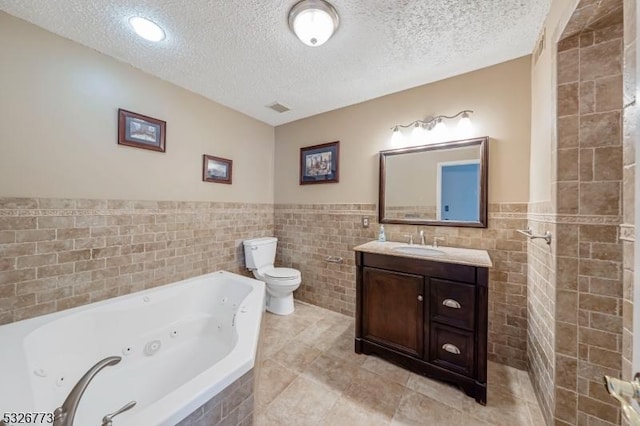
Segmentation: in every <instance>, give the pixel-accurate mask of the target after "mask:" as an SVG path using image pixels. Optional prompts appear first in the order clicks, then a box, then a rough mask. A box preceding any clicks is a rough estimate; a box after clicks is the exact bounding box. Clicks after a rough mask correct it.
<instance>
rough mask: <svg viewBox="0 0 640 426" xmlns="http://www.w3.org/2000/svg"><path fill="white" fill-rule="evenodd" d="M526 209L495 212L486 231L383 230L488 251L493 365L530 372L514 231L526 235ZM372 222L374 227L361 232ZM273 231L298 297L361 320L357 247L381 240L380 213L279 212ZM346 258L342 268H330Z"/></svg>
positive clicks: (522, 254)
mask: <svg viewBox="0 0 640 426" xmlns="http://www.w3.org/2000/svg"><path fill="white" fill-rule="evenodd" d="M526 209H527V206H526V204H523V203H520V204H519V203H505V204H491V205H490V206H489V226H488V228H487V229H477V228H449V227H441V226H423V227H419V226H415V225H391V224H387V225H385V229H386V234H387V239H388V240H390V241H405V240H406V237H405V235H408V234H413V236H414V241H417V238H418V230H419V229H424V231H425V234H426V237H427V243H428V244H431V242H432V241H433V237H434V236H438V237H442V238H443V241H440V244H442V245H448V246H456V247H467V248H478V249H486V250H488V251H489V254H490V256H491V259H492V260H493V263H494V267H493V268H492V269H491V270H490V274H489V345H488V349H489V358H490V359H491V360H493V361H497V362H500V363H504V364H507V365H511V366H514V367H516V368H520V369H525V368H526V365H527V364H526V338H527V291H526V282H527V253H526V242H525V239H524V237H523V236H522V235H521V234H518V233H517V232H516V229H524V228H525V227H526ZM363 216H367V217H368V218H369V219H370V221H371V224H370V227H369V228H368V229H365V228H363V227H362V224H361V219H362V217H363ZM275 229H276V236H277V237H278V238H279V244H278V258H277V262H279V264H280V265H284V266H289V267H293V268H296V269H299V270H300V271H302V276H303V282H302V284H301V286H300V289H299V290H298V291H297V292H296V297H297V298H299V299H300V300H303V301H306V302H309V303H312V304H315V305H318V306H321V307H324V308H327V309H331V310H333V311H336V312H340V313H343V314H346V315H350V316H353V315H354V313H355V255H354V252H353V251H352V249H353V247H354V246H356V245H359V244H363V243H365V242H367V241H370V240H372V239H376V238H377V236H378V229H379V225H378V222H377V209H376V206H375V205H373V204H336V205H329V204H322V205H312V204H302V205H301V204H277V205H276V206H275ZM328 256H338V257H342V258H343V260H344V263H342V264H335V263H329V262H327V261H326V258H327V257H328Z"/></svg>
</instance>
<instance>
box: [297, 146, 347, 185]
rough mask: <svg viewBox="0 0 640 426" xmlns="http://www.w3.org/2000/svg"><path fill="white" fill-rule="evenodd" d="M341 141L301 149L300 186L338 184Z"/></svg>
mask: <svg viewBox="0 0 640 426" xmlns="http://www.w3.org/2000/svg"><path fill="white" fill-rule="evenodd" d="M339 161H340V141H336V142H330V143H325V144H322V145H313V146H307V147H304V148H300V185H309V184H313V183H336V182H338V173H339V171H340V167H339Z"/></svg>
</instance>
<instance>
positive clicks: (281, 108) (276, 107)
mask: <svg viewBox="0 0 640 426" xmlns="http://www.w3.org/2000/svg"><path fill="white" fill-rule="evenodd" d="M267 108H271V109H272V110H274V111H276V112H279V113H283V112H287V111H289V108H287V107H286V106H284V105H282V104H281V103H278V102H274V103H272V104H271V105H267Z"/></svg>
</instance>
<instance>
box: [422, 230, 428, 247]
mask: <svg viewBox="0 0 640 426" xmlns="http://www.w3.org/2000/svg"><path fill="white" fill-rule="evenodd" d="M420 245H421V246H426V245H427V242H426V241H425V239H424V229H421V230H420Z"/></svg>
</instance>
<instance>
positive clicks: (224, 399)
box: [176, 369, 255, 426]
mask: <svg viewBox="0 0 640 426" xmlns="http://www.w3.org/2000/svg"><path fill="white" fill-rule="evenodd" d="M253 376H254V370H253V369H252V370H250V371H249V372H247V373H245V374H244V375H243V376H242V377H240V378H239V379H238V380H236V381H235V382H233V383H231V384H230V385H229V386H227V387H226V388H225V389H224V390H223V391H222V392H220V393H219V394H217V395H216V396H214V397H213V398H211V399H210V400H209V401H207V402H205V403H204V404H202V406H200V407H198V408H196V409H195V410H193V412H192V413H191V414H189V415H188V416H187V417H186V418H184V419H183V420H181V421H180V422H179V423H178V424H177V425H176V426H251V425H253V417H254V416H253V412H254V396H253V395H254V387H255V386H254V379H253Z"/></svg>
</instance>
